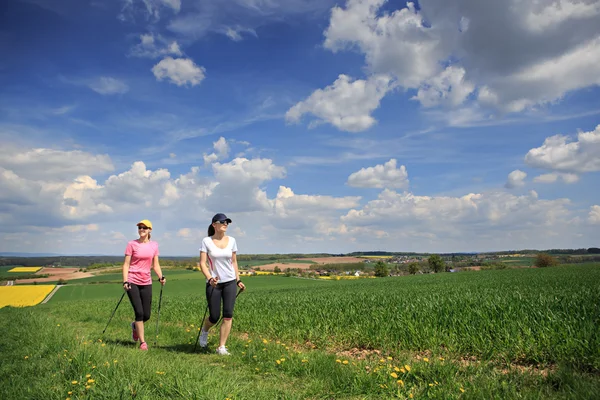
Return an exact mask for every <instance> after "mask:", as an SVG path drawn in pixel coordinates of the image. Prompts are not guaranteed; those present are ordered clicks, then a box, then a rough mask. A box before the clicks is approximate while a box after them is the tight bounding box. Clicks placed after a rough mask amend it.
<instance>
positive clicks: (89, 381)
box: [87, 379, 96, 383]
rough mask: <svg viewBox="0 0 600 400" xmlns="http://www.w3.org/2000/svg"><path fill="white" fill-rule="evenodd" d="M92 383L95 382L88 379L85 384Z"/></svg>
mask: <svg viewBox="0 0 600 400" xmlns="http://www.w3.org/2000/svg"><path fill="white" fill-rule="evenodd" d="M94 382H96V381H95V380H93V379H88V381H87V383H94Z"/></svg>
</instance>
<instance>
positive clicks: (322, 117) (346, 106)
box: [285, 75, 391, 132]
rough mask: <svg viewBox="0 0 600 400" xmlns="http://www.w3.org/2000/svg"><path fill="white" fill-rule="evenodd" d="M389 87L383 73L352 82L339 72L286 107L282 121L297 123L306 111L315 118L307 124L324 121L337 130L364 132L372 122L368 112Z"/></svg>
mask: <svg viewBox="0 0 600 400" xmlns="http://www.w3.org/2000/svg"><path fill="white" fill-rule="evenodd" d="M390 89H391V86H390V79H389V78H388V77H385V76H377V77H371V78H369V79H368V80H361V79H358V80H355V81H352V79H351V78H350V77H349V76H346V75H340V76H339V77H338V79H337V80H336V81H335V82H334V83H333V84H332V85H330V86H328V87H326V88H325V89H317V90H315V91H314V92H313V93H312V94H311V95H310V96H309V97H308V98H307V99H306V100H304V101H301V102H299V103H298V104H296V105H295V106H293V107H292V108H290V109H289V110H288V112H287V113H286V115H285V116H286V120H287V121H288V122H294V123H297V122H299V121H300V119H301V117H302V116H303V115H304V114H307V113H308V114H313V115H314V116H315V117H317V118H318V120H317V121H316V122H313V123H312V124H311V125H315V124H318V123H321V122H323V121H324V122H328V123H330V124H332V125H334V126H335V127H337V128H338V129H340V130H344V131H349V132H360V131H364V130H366V129H369V128H370V127H371V126H373V125H374V124H375V123H376V120H375V119H374V118H373V117H372V116H371V113H372V112H373V111H374V110H375V109H377V108H378V107H379V102H380V101H381V99H382V98H383V96H385V94H386V93H387V92H388V90H390Z"/></svg>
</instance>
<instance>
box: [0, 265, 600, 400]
mask: <svg viewBox="0 0 600 400" xmlns="http://www.w3.org/2000/svg"><path fill="white" fill-rule="evenodd" d="M174 272H175V271H172V272H170V273H169V275H168V276H170V277H171V278H172V279H170V280H169V281H168V283H167V285H166V286H165V288H164V291H163V302H162V306H161V312H160V334H159V337H158V343H157V344H156V345H154V343H153V339H154V337H153V336H154V333H155V329H156V320H157V319H156V318H157V315H156V311H157V302H158V295H159V292H160V287H159V286H158V285H155V287H154V306H153V312H154V314H153V316H152V319H151V320H150V321H149V323H148V324H147V325H146V326H147V328H146V329H147V330H148V333H147V340H148V342H149V345H150V351H149V352H147V353H144V352H140V351H139V350H137V349H135V347H134V345H133V344H132V343H131V342H130V340H129V334H130V331H129V329H128V323H129V322H130V321H131V317H132V311H131V306H130V305H129V303H128V301H127V298H125V300H123V303H122V304H121V306H120V307H119V309H118V310H117V312H116V313H115V316H114V318H113V320H112V322H111V324H110V326H109V328H108V329H107V332H106V334H105V335H102V330H103V329H104V327H105V326H106V323H107V321H108V318H109V317H110V314H111V313H112V311H113V310H114V307H115V306H116V304H117V301H118V299H119V298H120V296H121V294H122V289H121V287H120V285H119V284H116V283H114V284H87V285H67V286H65V287H62V288H61V289H60V290H59V291H58V292H57V294H56V295H55V296H54V297H53V299H52V300H51V301H50V302H49V303H48V304H43V305H38V306H35V307H29V308H22V309H18V308H10V307H7V308H3V309H0V318H2V320H3V321H4V323H3V324H2V325H0V354H1V355H0V376H1V378H0V379H1V380H2V381H1V383H2V385H0V398H3V399H17V398H18V399H20V398H36V399H37V398H39V399H65V398H72V399H75V398H94V399H96V398H98V399H114V398H136V399H151V398H152V399H154V398H186V399H190V398H197V399H226V398H230V399H234V398H235V399H275V398H280V399H284V398H285V399H288V398H289V399H338V398H350V399H364V398H368V399H381V398H437V399H458V398H461V399H462V398H467V399H471V398H485V399H489V398H502V399H506V398H508V399H512V398H514V399H517V398H518V399H521V398H528V399H538V398H542V399H547V398H560V399H567V398H568V399H570V398H582V399H591V398H599V397H600V333H599V330H598V324H599V323H600V265H598V264H589V265H576V266H561V267H554V268H548V269H516V270H515V269H509V270H496V271H481V272H477V273H455V274H435V275H433V274H427V275H418V276H406V277H398V278H380V279H366V280H360V281H322V280H310V279H299V278H286V277H280V276H270V277H248V278H244V282H245V283H246V284H247V286H248V290H247V292H246V293H243V294H241V295H240V296H239V297H238V302H237V305H236V311H235V312H236V314H235V318H234V328H233V332H234V333H233V336H232V337H231V338H230V341H229V342H228V347H229V349H230V351H231V352H232V354H233V355H232V356H231V357H226V358H222V357H218V356H216V355H214V354H213V352H212V351H214V347H215V346H214V345H215V341H216V338H217V336H216V335H215V334H214V333H212V334H211V337H210V347H211V350H212V351H211V352H209V353H202V352H200V351H198V352H196V353H193V343H194V340H195V338H196V335H197V329H198V323H199V321H200V320H201V318H202V315H203V313H204V310H205V306H206V302H205V299H204V280H203V279H202V276H201V274H199V273H197V272H195V273H194V272H191V271H179V272H178V273H177V274H175V273H174ZM88 375H89V377H88ZM90 380H91V382H90ZM15 381H16V382H27V384H23V385H14V384H11V382H15ZM69 392H71V393H69ZM411 396H412V397H411Z"/></svg>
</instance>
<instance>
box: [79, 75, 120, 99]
mask: <svg viewBox="0 0 600 400" xmlns="http://www.w3.org/2000/svg"><path fill="white" fill-rule="evenodd" d="M88 86H89V87H90V89H92V90H93V91H94V92H96V93H100V94H103V95H110V94H123V93H127V92H128V91H129V86H128V85H127V84H126V83H125V82H123V81H121V80H119V79H116V78H111V77H109V76H101V77H99V78H97V79H94V80H93V81H91V82H90V83H89V84H88Z"/></svg>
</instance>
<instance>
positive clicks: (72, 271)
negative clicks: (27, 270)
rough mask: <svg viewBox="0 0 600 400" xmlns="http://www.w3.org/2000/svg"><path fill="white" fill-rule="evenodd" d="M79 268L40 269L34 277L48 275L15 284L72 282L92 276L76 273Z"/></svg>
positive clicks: (18, 281)
mask: <svg viewBox="0 0 600 400" xmlns="http://www.w3.org/2000/svg"><path fill="white" fill-rule="evenodd" d="M78 271H79V268H42V269H40V270H39V271H38V272H36V273H35V274H33V275H32V276H35V275H50V276H48V277H45V278H27V279H17V280H16V281H15V283H33V282H52V281H57V280H59V279H64V280H65V281H69V280H73V279H81V278H89V277H91V276H94V275H93V274H91V273H89V272H78Z"/></svg>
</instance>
